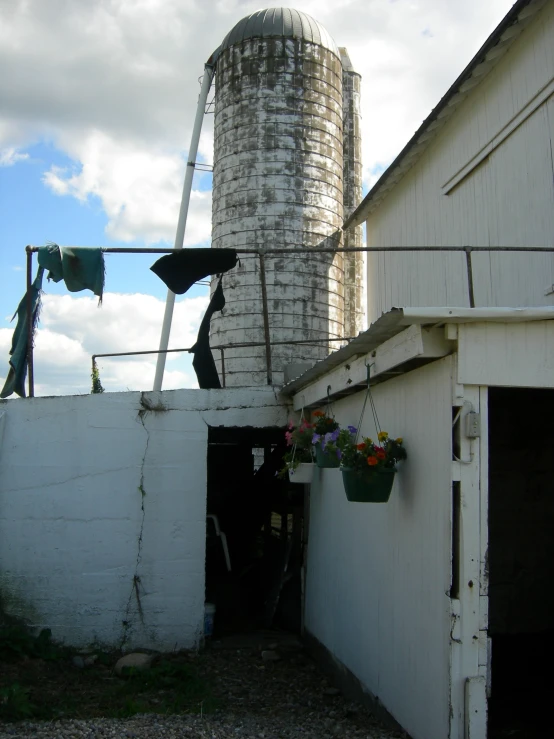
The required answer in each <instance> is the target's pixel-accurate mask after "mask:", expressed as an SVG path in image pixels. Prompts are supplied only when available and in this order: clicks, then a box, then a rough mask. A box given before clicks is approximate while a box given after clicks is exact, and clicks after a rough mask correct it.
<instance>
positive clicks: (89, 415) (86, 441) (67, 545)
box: [0, 388, 287, 650]
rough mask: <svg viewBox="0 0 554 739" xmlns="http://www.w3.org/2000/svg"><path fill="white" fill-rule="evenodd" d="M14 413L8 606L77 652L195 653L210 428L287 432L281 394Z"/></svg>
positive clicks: (84, 403)
mask: <svg viewBox="0 0 554 739" xmlns="http://www.w3.org/2000/svg"><path fill="white" fill-rule="evenodd" d="M142 398H143V399H145V401H146V402H147V403H150V404H151V405H152V404H153V405H154V406H156V405H158V404H161V405H162V406H163V408H164V410H161V411H148V412H144V407H143V405H141V399H142ZM2 412H4V415H3V416H2V418H0V424H2V426H3V435H2V427H0V435H1V436H0V439H1V446H0V597H1V598H2V603H3V606H4V607H5V609H6V610H7V611H8V612H9V613H11V614H12V615H16V616H22V617H24V618H27V619H29V620H30V621H31V623H32V624H33V625H35V626H36V627H37V628H46V627H47V628H51V629H52V635H53V637H54V639H57V640H62V641H64V642H66V643H68V644H72V645H76V646H81V645H87V644H90V643H91V642H93V641H97V642H99V643H100V644H103V645H108V646H114V647H116V646H121V645H122V644H124V645H125V647H126V648H132V647H138V646H140V647H146V648H152V649H159V650H169V649H173V648H174V647H177V648H190V647H194V646H196V645H197V644H198V642H199V640H200V638H201V634H202V626H203V607H204V557H205V515H206V475H207V471H206V454H207V437H208V426H209V425H226V426H274V425H279V426H284V425H285V424H286V421H287V410H286V407H285V406H283V405H282V403H281V402H279V401H277V399H276V397H275V394H274V392H273V390H272V389H271V388H268V389H264V388H260V389H252V388H244V389H227V390H212V391H210V390H174V391H165V392H162V393H143V394H141V393H135V392H132V393H105V394H103V395H87V396H74V397H56V398H33V399H26V400H10V401H4V402H3V403H2V404H0V413H2ZM141 488H142V490H143V491H144V495H143V494H142V492H141ZM135 577H138V578H139V580H138V581H135ZM135 585H136V587H135ZM137 589H138V593H139V596H140V603H141V608H142V615H141V613H140V609H139V607H138V602H137V597H136V590H137ZM124 621H126V622H127V624H128V625H127V627H125V625H124V623H123V622H124Z"/></svg>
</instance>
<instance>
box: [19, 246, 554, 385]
mask: <svg viewBox="0 0 554 739" xmlns="http://www.w3.org/2000/svg"><path fill="white" fill-rule="evenodd" d="M88 248H97V249H101V250H102V252H103V253H105V254H172V253H173V252H176V251H179V249H171V248H151V247H148V248H145V249H141V248H138V247H117V246H116V247H88ZM38 250H39V247H38V246H32V245H30V244H29V245H28V246H26V247H25V251H26V254H27V306H28V310H27V336H28V347H27V365H28V375H29V396H30V397H33V396H34V364H33V340H32V338H33V316H32V296H31V288H32V258H33V254H34V253H35V252H38ZM235 251H236V253H237V254H252V255H253V256H258V257H259V258H260V282H261V289H262V304H263V313H264V341H263V342H239V343H236V344H225V345H220V346H215V347H212V348H213V349H218V350H219V351H220V353H221V362H222V377H223V386H225V358H224V350H225V349H230V348H233V347H235V348H245V347H254V346H265V348H266V370H267V378H268V384H271V378H272V360H271V346H272V345H273V346H277V345H286V344H290V345H294V344H305V345H307V346H310V345H313V344H314V343H319V342H321V341H323V342H329V343H331V342H336V341H351V338H349V337H348V338H347V337H345V338H337V339H329V338H325V339H311V340H300V341H273V342H272V341H271V337H270V326H269V315H268V309H267V292H266V291H265V298H264V284H265V260H264V257H265V256H268V255H271V254H294V252H295V251H303V252H304V251H307V252H313V253H314V254H327V253H328V254H336V253H341V252H343V253H344V252H366V253H368V254H371V253H372V252H393V253H394V252H464V253H465V255H466V266H467V278H468V300H469V304H470V307H471V308H474V307H475V295H474V286H473V267H472V261H471V255H472V253H473V252H478V253H479V252H531V253H552V252H554V246H360V247H337V248H333V247H313V248H312V247H307V248H305V249H302V250H298V249H295V250H293V249H290V248H289V249H285V248H273V249H272V248H268V249H266V248H263V249H262V248H260V249H236V250H235ZM199 284H209V283H206V282H201V283H199ZM184 351H188V349H165V350H161V349H155V350H154V349H153V350H148V351H140V352H113V353H108V354H95V355H93V361H94V358H95V357H117V356H133V355H141V354H161V353H163V354H169V353H172V352H184Z"/></svg>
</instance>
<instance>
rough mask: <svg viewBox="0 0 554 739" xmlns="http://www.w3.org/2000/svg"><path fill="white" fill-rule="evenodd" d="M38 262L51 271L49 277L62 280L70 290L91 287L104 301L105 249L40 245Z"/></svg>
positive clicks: (76, 290)
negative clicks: (103, 250) (103, 251)
mask: <svg viewBox="0 0 554 739" xmlns="http://www.w3.org/2000/svg"><path fill="white" fill-rule="evenodd" d="M38 263H39V265H40V266H41V267H44V269H47V270H48V279H49V280H53V281H54V282H59V281H60V280H63V281H64V282H65V286H66V287H67V289H68V290H69V292H72V293H77V292H79V291H80V290H92V292H93V293H94V294H95V295H98V297H99V298H100V302H102V294H103V292H104V275H105V270H104V254H103V253H102V249H87V248H84V247H81V246H64V247H62V248H60V247H59V246H58V245H57V244H51V245H50V246H39V248H38Z"/></svg>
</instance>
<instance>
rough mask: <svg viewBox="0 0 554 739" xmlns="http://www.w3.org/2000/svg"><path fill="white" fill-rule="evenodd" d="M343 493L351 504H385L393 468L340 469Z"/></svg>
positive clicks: (394, 470)
mask: <svg viewBox="0 0 554 739" xmlns="http://www.w3.org/2000/svg"><path fill="white" fill-rule="evenodd" d="M341 471H342V482H343V485H344V492H345V493H346V497H347V498H348V500H349V501H350V502H351V503H386V502H387V501H388V499H389V498H390V493H391V490H392V485H393V483H394V476H395V474H396V468H395V467H386V468H385V467H382V468H381V469H370V468H369V467H368V468H367V470H358V469H352V468H349V467H342V468H341Z"/></svg>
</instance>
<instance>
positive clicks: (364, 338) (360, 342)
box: [281, 306, 554, 395]
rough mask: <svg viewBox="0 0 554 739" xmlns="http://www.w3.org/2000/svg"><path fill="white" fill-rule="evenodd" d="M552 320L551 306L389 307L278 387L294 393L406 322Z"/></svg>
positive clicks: (366, 350) (368, 349)
mask: <svg viewBox="0 0 554 739" xmlns="http://www.w3.org/2000/svg"><path fill="white" fill-rule="evenodd" d="M547 320H549V321H552V320H554V306H552V307H550V306H545V307H541V308H455V307H453V308H432V307H431V308H392V309H391V310H390V311H388V312H387V313H383V315H382V316H381V317H380V318H378V319H377V320H376V321H375V322H374V323H372V324H371V326H370V327H369V328H368V329H367V330H366V331H364V332H363V333H361V334H359V336H357V337H356V338H355V339H352V341H351V342H350V343H349V344H348V345H347V346H343V347H342V349H338V351H336V352H333V354H330V355H329V356H328V357H327V358H326V359H323V360H321V362H318V363H317V364H315V365H314V366H313V367H311V368H310V369H309V370H307V372H304V373H303V374H302V375H300V377H297V378H296V379H295V380H292V381H291V382H289V383H287V384H286V385H284V386H283V388H282V389H281V392H282V393H283V394H284V395H294V394H295V393H297V392H298V391H299V390H301V389H302V388H303V387H306V385H309V384H310V383H311V382H313V381H314V380H317V379H319V378H320V377H323V376H324V375H325V374H326V373H327V372H329V371H330V370H332V369H334V368H335V367H338V366H339V365H341V364H344V362H347V361H348V360H349V359H352V358H354V357H359V356H363V355H364V354H368V353H369V352H372V351H373V350H374V349H377V347H378V346H380V345H381V344H383V343H384V342H385V341H387V340H388V339H392V337H393V336H396V334H399V333H400V332H401V331H403V330H404V329H405V328H406V327H407V326H411V325H414V324H415V325H421V326H436V325H442V324H445V323H479V322H489V321H490V322H494V323H522V322H524V321H547Z"/></svg>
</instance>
